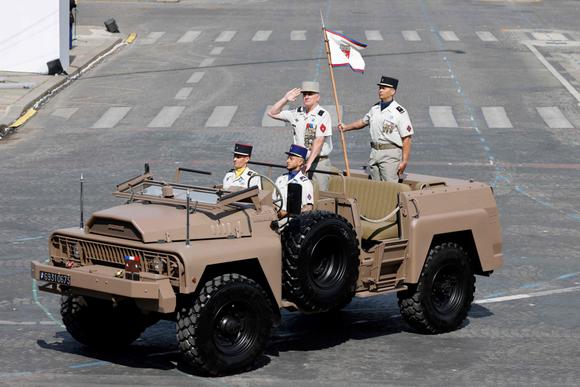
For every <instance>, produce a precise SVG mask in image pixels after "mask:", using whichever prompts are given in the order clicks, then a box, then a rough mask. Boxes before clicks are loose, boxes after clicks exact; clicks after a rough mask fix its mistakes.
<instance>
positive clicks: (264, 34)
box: [252, 30, 272, 42]
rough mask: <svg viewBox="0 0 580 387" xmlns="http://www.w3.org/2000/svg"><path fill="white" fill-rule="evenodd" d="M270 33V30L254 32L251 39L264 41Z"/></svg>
mask: <svg viewBox="0 0 580 387" xmlns="http://www.w3.org/2000/svg"><path fill="white" fill-rule="evenodd" d="M271 34H272V31H269V30H268V31H262V30H260V31H258V32H256V34H255V35H254V37H253V38H252V41H254V42H264V41H266V40H268V38H270V35H271Z"/></svg>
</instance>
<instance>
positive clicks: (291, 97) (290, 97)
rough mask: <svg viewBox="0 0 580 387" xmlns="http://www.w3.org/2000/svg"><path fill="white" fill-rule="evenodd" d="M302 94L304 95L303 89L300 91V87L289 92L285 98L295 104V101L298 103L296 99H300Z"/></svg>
mask: <svg viewBox="0 0 580 387" xmlns="http://www.w3.org/2000/svg"><path fill="white" fill-rule="evenodd" d="M300 93H302V89H300V88H299V87H295V88H293V89H292V90H290V91H288V92H287V93H286V94H285V95H284V98H285V99H286V101H288V102H294V101H296V98H298V96H299V95H300Z"/></svg>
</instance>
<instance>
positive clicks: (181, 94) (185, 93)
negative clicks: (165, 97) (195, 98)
mask: <svg viewBox="0 0 580 387" xmlns="http://www.w3.org/2000/svg"><path fill="white" fill-rule="evenodd" d="M192 90H193V88H192V87H182V88H181V89H180V90H179V91H178V92H177V94H175V99H181V100H183V99H187V97H189V95H190V94H191V91H192Z"/></svg>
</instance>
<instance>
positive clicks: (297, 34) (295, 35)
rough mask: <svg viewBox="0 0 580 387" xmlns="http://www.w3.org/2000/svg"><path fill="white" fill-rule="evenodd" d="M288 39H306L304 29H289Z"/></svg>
mask: <svg viewBox="0 0 580 387" xmlns="http://www.w3.org/2000/svg"><path fill="white" fill-rule="evenodd" d="M290 40H306V31H304V30H296V31H291V32H290Z"/></svg>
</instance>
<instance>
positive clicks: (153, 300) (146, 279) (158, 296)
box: [31, 261, 176, 313]
mask: <svg viewBox="0 0 580 387" xmlns="http://www.w3.org/2000/svg"><path fill="white" fill-rule="evenodd" d="M31 270H32V273H31V274H32V278H34V279H36V280H38V281H45V280H44V279H41V278H40V273H41V272H45V273H50V274H55V275H61V276H68V277H69V278H70V283H69V284H68V285H64V284H62V283H61V284H59V283H56V282H51V281H47V282H46V284H44V285H41V286H39V289H40V290H44V291H47V292H52V293H62V291H63V287H64V286H66V288H70V289H73V290H75V289H76V290H81V293H82V294H85V295H91V294H92V293H95V296H97V297H102V296H103V295H105V296H107V295H113V296H122V297H126V298H133V299H136V301H138V302H139V303H140V304H141V305H142V306H144V307H145V308H146V309H148V310H154V311H157V312H160V313H171V312H173V311H175V305H176V296H175V292H174V291H173V288H172V287H171V283H170V282H169V278H168V277H165V276H161V275H156V274H151V273H141V276H140V277H141V278H140V280H139V281H135V280H129V279H125V278H118V277H116V274H117V273H118V272H119V269H116V268H113V267H108V266H101V265H89V266H81V267H75V268H71V269H68V268H64V267H56V266H52V265H46V264H43V263H40V262H37V261H33V262H32V264H31Z"/></svg>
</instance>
